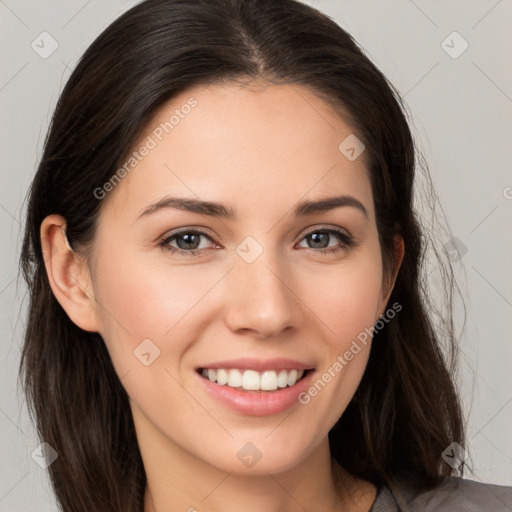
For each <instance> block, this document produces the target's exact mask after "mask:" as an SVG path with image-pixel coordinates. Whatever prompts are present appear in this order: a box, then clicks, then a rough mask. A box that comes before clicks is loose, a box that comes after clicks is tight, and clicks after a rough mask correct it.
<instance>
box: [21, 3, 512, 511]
mask: <svg viewBox="0 0 512 512" xmlns="http://www.w3.org/2000/svg"><path fill="white" fill-rule="evenodd" d="M414 170H415V148H414V145H413V140H412V137H411V133H410V130H409V127H408V125H407V121H406V119H405V116H404V113H403V109H402V105H401V102H400V99H399V96H398V94H397V93H396V91H395V90H394V89H393V87H392V86H391V85H390V84H389V83H388V82H387V81H386V79H385V77H384V76H383V75H382V73H380V72H379V71H378V70H377V69H376V68H375V66H374V65H373V64H372V63H371V62H370V61H369V60H368V59H367V58H366V57H365V56H364V54H363V53H362V51H361V50H360V49H359V48H358V46H357V45H356V43H355V42H354V41H353V40H352V38H351V37H350V36H349V35H348V34H347V33H346V32H344V31H343V30H342V29H341V28H340V27H339V26H338V25H336V24H335V23H334V22H333V21H332V20H330V19H329V18H328V17H326V16H324V15H322V14H321V13H320V12H318V11H316V10H314V9H312V8H311V7H308V6H306V5H304V4H302V3H300V2H296V1H293V0H283V1H280V2H275V1H271V0H258V1H249V0H245V1H244V0H216V1H211V0H209V1H206V0H198V1H190V0H181V1H180V0H146V1H144V2H142V3H141V4H139V5H137V6H136V7H134V8H132V9H130V10H129V11H128V12H126V13H125V14H123V15H122V16H121V17H120V18H119V19H117V20H116V21H115V22H114V23H112V24H111V25H110V26H109V27H108V28H107V29H106V30H105V31H104V32H103V33H102V34H101V35H100V36H99V37H98V38H97V39H96V41H94V43H93V44H92V45H91V46H90V47H89V49H88V50H87V51H86V53H85V54H84V56H83V57H82V59H81V61H80V62H79V64H78V66H77V68H76V70H75V71H74V72H73V74H72V76H71V77H70V79H69V81H68V83H67V85H66V87H65V89H64V91H63V93H62V95H61V98H60V100H59V102H58V105H57V107H56V110H55V113H54V117H53V120H52V124H51V128H50V131H49V134H48V137H47V140H46V143H45V148H44V153H43V156H42V160H41V163H40V166H39V169H38V171H37V174H36V176H35V179H34V182H33V185H32V188H31V191H30V198H29V205H28V212H27V228H26V234H25V239H24V244H23V251H22V261H21V263H22V270H23V272H24V276H25V279H26V280H27V283H28V285H29V289H30V294H31V303H30V310H29V318H28V326H27V330H26V337H25V345H24V348H23V354H22V361H21V367H20V375H21V376H22V377H23V383H24V389H25V392H26V395H27V400H28V403H29V406H30V411H31V413H32V414H33V417H34V419H35V422H36V425H37V428H38V432H39V435H40V437H41V440H42V441H44V442H46V443H47V445H45V446H49V447H51V449H52V451H51V453H52V454H53V456H52V457H51V459H52V462H51V464H50V465H49V467H48V469H49V472H50V477H51V481H52V484H53V486H54V490H55V493H56V496H57V499H58V501H59V503H60V505H61V506H62V508H63V510H65V511H66V512H68V511H69V512H74V511H91V510H97V511H116V512H121V511H123V512H127V511H137V512H141V511H145V512H150V511H151V512H162V511H168V510H173V511H174V510H189V511H193V510H223V511H230V510H235V509H236V510H238V509H239V508H243V509H244V510H248V511H261V510H265V511H277V510H290V511H291V510H311V511H313V510H333V511H334V510H344V511H356V510H357V511H369V510H372V511H374V512H375V511H379V510H427V508H426V507H427V503H430V504H431V505H432V503H435V504H436V505H435V507H436V508H435V510H454V504H456V505H457V506H459V507H461V508H460V510H465V507H466V506H467V507H469V506H471V507H477V508H476V509H479V510H480V509H481V510H507V508H504V507H509V508H511V507H512V490H511V489H510V488H507V487H502V486H495V485H486V484H483V483H477V482H473V481H468V480H464V479H462V478H460V476H462V474H463V468H464V458H465V452H464V446H465V440H464V425H463V421H462V414H461V406H460V403H459V398H458V396H457V392H456V389H455V386H454V383H453V382H452V378H451V376H450V372H451V371H452V370H453V369H454V368H455V366H454V364H448V362H445V360H444V358H443V353H442V350H441V348H440V343H441V336H443V338H442V340H443V341H447V343H448V344H449V346H450V347H451V351H452V352H451V353H452V355H453V354H454V353H455V352H456V345H455V340H454V335H453V329H452V328H451V327H450V326H451V325H452V323H451V318H450V317H449V318H447V319H446V325H448V326H449V328H448V329H447V332H446V333H445V334H439V333H437V332H435V330H434V329H433V321H432V318H431V316H430V313H429V310H430V308H429V305H428V297H426V296H425V295H424V293H423V292H422V288H421V281H420V279H419V274H420V269H421V263H422V254H423V252H422V251H423V249H424V247H423V239H422V236H423V235H422V232H421V230H420V226H419V223H418V220H417V218H416V216H415V213H414V207H413V203H412V192H413V184H414ZM189 244H190V245H189ZM446 271H447V277H448V279H447V286H448V292H449V294H450V293H451V291H452V287H453V283H452V281H451V274H450V269H449V268H448V269H447V270H446ZM49 453H50V451H48V452H46V455H48V454H49ZM55 457H56V458H55ZM49 462H50V461H49ZM478 507H480V508H478ZM500 507H501V508H500ZM473 509H475V508H473ZM430 510H431V508H430Z"/></svg>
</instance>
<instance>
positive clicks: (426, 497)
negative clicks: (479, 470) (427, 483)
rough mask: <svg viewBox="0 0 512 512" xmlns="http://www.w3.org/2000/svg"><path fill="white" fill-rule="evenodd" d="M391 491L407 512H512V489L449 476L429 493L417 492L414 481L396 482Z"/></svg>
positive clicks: (400, 480)
mask: <svg viewBox="0 0 512 512" xmlns="http://www.w3.org/2000/svg"><path fill="white" fill-rule="evenodd" d="M391 492H392V493H393V495H394V498H395V499H396V501H397V504H398V505H399V507H400V508H399V510H403V511H404V512H407V511H411V512H416V511H418V512H420V511H424V512H430V511H432V512H433V511H436V512H444V511H450V512H473V511H474V512H480V511H482V512H483V511H486V512H487V511H490V510H492V511H493V512H510V511H512V487H508V486H504V485H495V484H487V483H484V482H477V481H475V480H468V479H464V478H458V477H449V478H447V479H446V480H445V481H444V482H443V483H441V484H440V485H438V486H437V487H435V488H433V489H430V490H428V491H418V490H417V486H416V485H415V483H414V481H411V480H404V479H397V487H395V488H393V489H391Z"/></svg>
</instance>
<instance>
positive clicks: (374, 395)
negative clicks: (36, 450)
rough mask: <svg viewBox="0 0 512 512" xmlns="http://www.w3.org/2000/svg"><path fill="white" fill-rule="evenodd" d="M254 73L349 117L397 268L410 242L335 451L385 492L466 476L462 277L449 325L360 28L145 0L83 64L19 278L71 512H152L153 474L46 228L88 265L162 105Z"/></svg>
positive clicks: (25, 376)
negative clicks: (55, 280) (114, 193)
mask: <svg viewBox="0 0 512 512" xmlns="http://www.w3.org/2000/svg"><path fill="white" fill-rule="evenodd" d="M253 79H258V80H259V79H264V80H266V81H268V82H271V83H287V84H294V85H297V86H304V87H309V88H310V89H312V90H314V91H315V92H316V94H318V95H319V96H320V97H321V98H323V99H325V100H326V101H327V102H329V104H330V105H332V108H333V109H336V110H337V111H338V112H340V114H341V115H342V116H343V117H344V119H346V120H347V122H349V124H350V125H351V126H352V127H353V128H354V130H355V131H356V133H357V134H358V137H359V138H360V139H361V140H362V141H363V142H364V144H365V145H366V150H367V153H368V155H369V157H370V158H369V161H370V166H369V167H370V168H369V173H370V177H371V185H372V190H373V198H374V202H375V211H376V217H377V224H378V225H377V227H378V233H379V240H380V245H381V251H382V257H383V262H384V266H385V269H386V270H387V271H389V270H390V269H391V267H392V264H393V235H394V234H396V233H400V234H401V236H402V237H403V239H404V242H405V256H404V259H403V262H402V265H401V268H400V271H399V273H398V277H397V280H396V284H395V287H394V290H393V293H392V295H391V298H390V301H389V303H390V304H394V303H395V302H396V303H398V304H400V305H401V306H402V310H401V311H400V313H399V314H398V315H396V317H395V318H394V319H393V320H392V321H390V322H388V323H386V324H385V325H384V327H383V328H382V329H380V330H378V331H376V332H375V334H374V342H373V345H372V348H371V353H370V357H369V361H368V365H367V369H366V372H365V374H364V376H363V379H362V381H361V383H360V386H359V388H358V389H357V392H356V394H355V396H354V398H353V400H352V401H351V403H350V404H349V406H348V407H347V409H346V410H345V412H344V413H343V415H342V416H341V418H340V419H339V421H338V422H337V424H336V425H335V426H334V427H333V429H332V430H331V431H330V433H329V441H330V446H331V453H332V456H333V457H334V459H335V460H337V461H338V462H339V464H340V465H341V466H342V467H344V468H345V469H346V470H348V471H349V472H351V473H352V474H353V475H355V476H357V477H359V478H362V479H365V480H369V481H371V482H373V483H374V484H375V485H377V486H380V485H382V484H384V483H393V482H394V481H395V479H396V478H397V477H399V476H400V475H404V474H406V473H411V474H412V473H413V474H415V475H417V476H418V478H419V481H420V483H421V486H422V487H424V488H431V487H433V486H435V485H436V484H438V483H440V482H441V481H442V480H443V479H444V478H445V477H447V476H449V475H453V474H455V473H456V472H457V471H456V470H452V468H451V467H450V466H449V465H448V464H446V463H445V462H444V461H443V460H442V458H441V454H442V452H443V451H444V450H445V449H446V448H447V447H448V446H449V445H450V444H451V443H452V442H454V441H456V442H458V443H459V444H460V445H461V446H463V447H464V425H463V421H462V412H461V405H460V402H459V398H458V396H457V391H456V387H455V384H454V381H453V379H452V377H451V375H450V373H451V372H453V371H455V369H456V357H455V356H456V352H457V345H456V339H455V334H454V326H453V320H452V316H451V301H452V295H453V290H454V281H453V273H452V271H451V266H450V265H449V261H447V260H446V259H444V260H443V258H442V257H440V258H439V265H440V266H441V268H443V269H445V274H444V276H445V279H444V283H445V285H446V290H447V298H448V304H449V307H448V310H447V315H446V317H445V318H444V323H443V324H442V325H443V326H444V327H445V328H444V330H443V331H438V330H437V329H434V323H435V322H434V321H433V314H434V313H435V309H434V308H433V306H432V303H431V301H430V299H429V297H428V295H427V294H426V290H425V287H424V284H423V283H422V280H421V269H422V265H423V262H424V259H425V249H426V242H427V239H428V236H429V234H428V233H427V232H426V231H424V230H422V229H421V227H420V224H419V221H418V218H417V214H416V213H415V208H414V204H413V195H414V194H413V192H414V191H413V188H414V183H415V173H416V172H417V168H418V167H420V164H421V161H420V160H418V157H417V153H418V152H417V150H416V146H415V144H414V141H413V137H412V134H411V131H410V127H409V125H408V122H407V115H406V110H405V109H406V107H405V106H404V104H403V102H402V100H401V99H400V96H399V94H398V92H397V91H396V90H395V89H394V88H393V86H392V85H391V84H390V83H389V82H388V81H387V79H386V78H385V76H384V75H383V74H382V73H381V72H380V71H379V70H378V69H377V68H376V66H375V65H374V64H373V63H372V62H371V61H370V60H369V59H368V58H367V57H366V56H365V54H364V52H363V51H362V50H361V49H360V48H359V46H358V45H357V43H356V42H355V41H354V40H353V39H352V37H351V36H350V35H349V34H348V33H346V32H345V31H344V30H342V29H341V28H340V27H339V26H338V25H337V24H336V23H335V22H334V21H333V20H332V19H330V18H329V17H328V16H326V15H324V14H322V13H320V12H319V11H317V10H315V9H313V8H311V7H309V6H307V5H305V4H304V3H301V2H299V1H295V0H279V1H275V0H146V1H143V2H142V3H140V4H139V5H137V6H135V7H133V8H131V9H130V10H128V11H127V12H126V13H124V14H123V15H122V16H120V17H119V18H118V19H117V20H116V21H114V22H113V23H112V24H111V25H110V26H109V27H107V28H106V29H105V30H104V32H103V33H102V34H101V35H100V36H99V37H97V39H96V40H95V41H94V42H93V43H92V44H91V45H90V47H89V48H88V49H87V51H86V52H85V54H84V55H83V56H82V58H81V59H80V61H79V63H78V65H77V66H76V69H75V70H74V71H73V73H72V75H71V77H70V78H69V80H68V82H67V84H66V86H65V88H64V90H63V92H62V94H61V96H60V99H59V101H58V104H57V106H56V109H55V112H54V115H53V118H52V121H51V126H50V129H49V132H48V135H47V138H46V140H45V145H44V151H43V155H42V158H41V161H40V164H39V167H38V170H37V173H36V175H35V178H34V180H33V183H32V185H31V188H30V191H29V196H28V208H27V217H26V227H25V236H24V240H23V247H22V254H21V259H20V269H21V271H22V273H23V277H24V279H25V280H26V282H27V284H28V291H29V295H30V305H29V311H28V323H27V327H26V333H25V339H24V346H23V351H22V359H21V363H20V379H22V384H23V391H24V393H25V395H26V398H27V403H28V406H29V412H30V414H31V417H32V419H33V421H35V424H36V426H37V431H38V435H39V436H40V438H41V440H42V441H45V442H47V443H48V444H49V445H51V446H52V447H53V448H54V449H55V450H56V451H57V453H58V454H59V455H60V456H59V457H58V458H57V460H55V462H53V464H51V465H50V466H49V468H48V470H49V475H50V478H51V483H52V486H53V488H54V491H55V494H56V496H57V499H58V501H59V503H60V505H61V507H62V508H63V510H65V511H66V512H79V511H80V512H90V511H92V510H95V511H97V510H101V511H110V512H141V511H142V510H143V499H144V490H145V486H146V475H145V472H144V466H143V462H142V458H141V455H140V451H139V448H138V444H137V439H136V433H135V428H134V424H133V419H132V416H131V411H130V407H129V403H128V396H127V393H126V391H125V390H124V388H123V386H122V383H121V380H120V378H119V376H118V375H117V374H116V372H115V370H114V367H113V365H112V363H111V360H110V357H109V353H108V352H107V349H106V347H105V343H104V341H103V339H102V338H101V336H100V335H99V334H98V333H91V332H86V331H84V330H82V329H80V328H79V327H78V326H76V325H75V324H74V323H73V322H71V320H70V319H69V317H68V316H67V314H66V313H65V311H64V310H63V308H62V307H61V305H60V304H59V302H58V301H57V300H56V298H55V297H54V295H53V293H52V291H51V288H50V285H49V282H48V278H47V275H46V271H45V266H44V261H43V254H42V249H41V240H40V226H41V223H42V221H43V219H44V218H45V217H46V216H47V215H50V214H53V213H57V214H60V215H62V216H63V217H64V218H65V219H66V221H67V236H68V240H69V243H70V244H71V247H73V249H74V250H75V251H81V252H83V253H84V254H87V248H90V247H91V245H92V244H94V234H95V229H96V227H97V221H98V217H99V214H100V212H101V208H102V205H103V204H105V202H106V201H107V200H108V197H107V198H105V199H103V200H99V199H97V198H96V195H95V194H94V191H95V190H96V189H98V187H102V185H103V184H104V183H106V182H107V181H108V180H109V179H110V178H111V177H112V176H113V175H114V173H115V172H116V170H117V169H119V167H120V166H121V165H122V163H123V162H124V161H125V158H126V155H127V154H129V152H130V149H131V148H132V146H133V144H134V143H135V142H136V141H137V140H138V137H139V136H140V135H141V134H142V133H143V130H144V128H145V126H146V124H147V122H148V120H149V119H150V118H151V116H152V115H153V114H154V113H155V112H156V110H157V109H158V108H159V107H160V106H162V105H163V104H164V103H165V102H167V101H168V100H169V99H171V98H172V97H173V96H175V95H177V94H178V93H180V92H182V91H183V90H185V89H187V88H188V87H190V86H195V85H207V84H215V83H243V82H244V81H249V80H253ZM340 142H341V141H340ZM438 256H439V255H438ZM458 471H459V472H460V474H461V475H462V472H463V464H461V465H460V466H459V469H458Z"/></svg>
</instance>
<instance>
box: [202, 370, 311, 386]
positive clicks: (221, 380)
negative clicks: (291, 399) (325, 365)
mask: <svg viewBox="0 0 512 512" xmlns="http://www.w3.org/2000/svg"><path fill="white" fill-rule="evenodd" d="M202 375H203V377H205V378H207V379H209V380H210V381H211V382H217V384H220V385H221V386H225V385H227V386H229V387H231V388H242V389H245V390H246V391H260V390H262V391H275V390H276V389H278V388H285V387H287V386H293V385H295V384H296V383H297V381H298V380H299V379H300V378H301V377H302V376H303V375H304V370H281V371H279V372H278V373H277V372H275V371H274V370H267V371H264V372H257V371H255V370H237V369H229V370H228V369H223V368H219V369H217V370H212V369H204V370H203V371H202Z"/></svg>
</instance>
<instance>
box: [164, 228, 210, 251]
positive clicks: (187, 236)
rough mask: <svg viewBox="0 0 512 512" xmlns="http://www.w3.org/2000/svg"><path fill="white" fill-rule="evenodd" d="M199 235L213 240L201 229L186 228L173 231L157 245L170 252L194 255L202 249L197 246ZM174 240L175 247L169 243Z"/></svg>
mask: <svg viewBox="0 0 512 512" xmlns="http://www.w3.org/2000/svg"><path fill="white" fill-rule="evenodd" d="M201 237H204V238H207V239H208V240H210V241H212V242H213V240H212V238H211V237H210V236H209V235H207V234H206V233H204V232H203V231H197V230H188V231H179V232H178V233H174V234H172V235H171V236H168V237H166V238H164V239H163V240H162V241H161V242H160V243H159V244H158V245H160V246H161V247H163V248H164V249H166V250H168V251H171V252H172V253H179V254H182V255H185V256H195V255H196V254H199V253H200V252H202V251H203V250H204V248H199V245H200V240H201ZM174 240H176V243H177V245H178V247H177V248H176V247H173V246H172V245H170V244H171V242H173V241H174Z"/></svg>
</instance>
